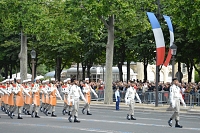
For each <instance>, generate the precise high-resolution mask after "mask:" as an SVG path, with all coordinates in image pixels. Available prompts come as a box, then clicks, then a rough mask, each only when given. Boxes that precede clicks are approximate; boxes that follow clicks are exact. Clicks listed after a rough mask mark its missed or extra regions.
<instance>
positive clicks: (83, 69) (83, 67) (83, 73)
mask: <svg viewBox="0 0 200 133" xmlns="http://www.w3.org/2000/svg"><path fill="white" fill-rule="evenodd" d="M85 68H86V66H84V65H83V63H82V80H85Z"/></svg>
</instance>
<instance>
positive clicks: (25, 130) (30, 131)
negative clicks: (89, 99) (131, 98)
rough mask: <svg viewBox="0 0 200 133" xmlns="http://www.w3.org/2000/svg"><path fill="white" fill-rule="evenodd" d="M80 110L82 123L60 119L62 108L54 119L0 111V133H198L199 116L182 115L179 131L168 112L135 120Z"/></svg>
mask: <svg viewBox="0 0 200 133" xmlns="http://www.w3.org/2000/svg"><path fill="white" fill-rule="evenodd" d="M81 109H82V108H80V109H79V117H78V118H79V120H80V121H81V123H73V122H72V123H70V122H69V121H68V115H65V116H63V115H62V113H61V111H62V107H60V106H57V107H56V114H57V117H51V116H50V115H49V116H45V115H44V114H43V113H41V112H40V113H39V115H40V117H41V118H31V116H28V115H22V116H23V119H22V120H19V119H17V117H16V116H15V117H14V119H10V118H9V117H8V116H7V115H6V114H5V113H3V112H2V111H0V116H1V118H0V133H89V132H92V133H99V132H100V133H200V115H189V114H187V115H181V120H180V124H181V125H183V128H182V129H177V128H175V127H174V124H175V122H174V121H173V127H169V126H168V124H167V121H168V119H169V117H170V116H171V112H155V111H140V110H135V117H136V118H137V120H135V121H134V120H127V119H126V114H127V112H128V111H127V109H128V107H127V109H121V110H119V111H116V110H114V109H111V108H108V107H106V106H99V105H95V106H94V105H93V106H92V107H91V113H92V115H91V116H88V115H84V114H82V113H81Z"/></svg>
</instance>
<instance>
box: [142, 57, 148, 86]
mask: <svg viewBox="0 0 200 133" xmlns="http://www.w3.org/2000/svg"><path fill="white" fill-rule="evenodd" d="M143 64H144V81H145V82H146V81H147V66H148V60H147V61H146V59H144V61H143Z"/></svg>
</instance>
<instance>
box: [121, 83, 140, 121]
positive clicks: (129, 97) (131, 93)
mask: <svg viewBox="0 0 200 133" xmlns="http://www.w3.org/2000/svg"><path fill="white" fill-rule="evenodd" d="M135 86H136V84H135V83H134V82H132V83H131V86H130V87H129V88H128V89H127V91H126V95H125V102H126V104H128V105H129V114H127V119H128V120H136V118H134V106H135V97H137V99H138V100H139V103H141V100H140V97H139V96H138V94H137V92H136V89H135V88H134V87H135Z"/></svg>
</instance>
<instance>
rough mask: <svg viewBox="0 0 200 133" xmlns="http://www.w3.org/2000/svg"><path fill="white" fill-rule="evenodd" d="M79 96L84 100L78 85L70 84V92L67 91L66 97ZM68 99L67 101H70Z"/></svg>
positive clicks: (77, 97) (74, 97)
mask: <svg viewBox="0 0 200 133" xmlns="http://www.w3.org/2000/svg"><path fill="white" fill-rule="evenodd" d="M79 97H81V98H82V99H83V100H84V101H85V102H86V100H85V97H84V96H83V93H82V92H81V89H80V87H78V86H77V85H75V84H74V85H72V86H71V88H70V92H69V96H68V98H70V99H79ZM70 99H69V101H70Z"/></svg>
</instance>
